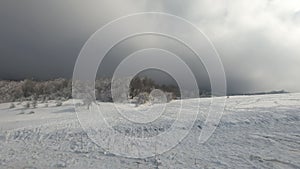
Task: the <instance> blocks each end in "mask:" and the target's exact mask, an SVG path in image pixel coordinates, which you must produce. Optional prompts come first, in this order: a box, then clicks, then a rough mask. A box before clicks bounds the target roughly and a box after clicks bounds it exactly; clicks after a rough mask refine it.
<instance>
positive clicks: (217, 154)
mask: <svg viewBox="0 0 300 169" xmlns="http://www.w3.org/2000/svg"><path fill="white" fill-rule="evenodd" d="M210 101H211V100H210V99H209V98H203V99H201V102H200V114H199V116H198V118H197V120H196V122H195V124H194V125H193V128H192V130H191V131H190V132H189V134H188V136H187V137H186V138H185V139H184V140H183V141H182V142H180V144H178V145H177V146H176V147H175V148H173V149H171V150H170V151H167V152H165V153H163V154H161V155H157V156H155V157H149V158H146V159H131V158H125V157H120V156H116V155H114V154H111V153H110V152H108V151H105V150H104V149H103V148H101V147H100V146H98V145H97V144H95V143H93V141H91V139H89V137H88V136H87V134H86V133H85V132H84V131H83V129H82V128H81V126H80V123H79V122H78V119H77V116H76V113H75V109H74V106H73V104H72V101H71V100H70V101H67V102H64V103H63V105H62V106H60V107H56V106H55V103H54V102H53V103H51V102H50V103H48V107H46V106H45V105H44V104H42V103H40V104H38V107H37V108H35V109H26V110H24V111H22V109H23V106H22V104H18V103H15V105H16V107H15V108H11V109H9V106H10V103H5V104H0V168H143V169H144V168H300V94H278V95H260V96H235V97H230V98H229V99H227V103H226V108H225V111H224V114H223V116H222V119H221V121H220V123H219V125H218V127H217V129H216V131H215V132H214V133H213V135H212V136H211V138H210V139H209V140H208V141H207V142H206V143H204V144H199V143H198V137H199V135H200V132H201V129H202V128H203V125H204V121H205V117H206V113H205V112H207V107H208V105H209V104H210ZM174 102H176V101H172V102H171V103H169V104H168V106H169V107H171V108H172V104H173V103H174ZM107 104H110V103H107ZM196 104H197V99H191V100H189V105H190V106H189V109H188V110H186V112H189V111H190V112H192V111H196V108H197V106H196ZM128 106H129V107H130V105H126V106H123V108H124V109H126V107H128ZM120 107H122V105H121V106H120ZM131 108H133V109H140V110H143V109H147V105H143V106H141V107H137V108H135V107H134V106H131ZM31 111H34V113H30V112H31ZM170 122H172V121H170V120H169V121H167V120H166V121H164V120H161V121H159V122H157V123H155V125H159V126H158V129H159V127H160V126H163V127H162V130H164V127H168V124H169V123H170ZM113 125H114V127H116V129H120V130H122V129H124V126H122V125H123V124H118V123H117V122H115V123H114V124H113ZM118 127H119V128H118ZM125 128H126V127H125ZM154 129H155V126H154ZM124 130H126V129H124ZM159 131H160V130H159ZM159 131H156V130H155V131H154V130H153V131H151V129H150V130H148V134H149V135H153V134H155V133H156V132H159ZM162 132H163V131H162Z"/></svg>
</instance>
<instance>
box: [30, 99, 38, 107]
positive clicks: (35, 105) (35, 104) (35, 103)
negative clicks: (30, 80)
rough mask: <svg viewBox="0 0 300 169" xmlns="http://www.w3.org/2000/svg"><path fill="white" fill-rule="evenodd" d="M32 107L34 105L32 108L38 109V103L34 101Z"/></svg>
mask: <svg viewBox="0 0 300 169" xmlns="http://www.w3.org/2000/svg"><path fill="white" fill-rule="evenodd" d="M31 105H32V108H36V107H37V101H36V100H33V101H32V103H31Z"/></svg>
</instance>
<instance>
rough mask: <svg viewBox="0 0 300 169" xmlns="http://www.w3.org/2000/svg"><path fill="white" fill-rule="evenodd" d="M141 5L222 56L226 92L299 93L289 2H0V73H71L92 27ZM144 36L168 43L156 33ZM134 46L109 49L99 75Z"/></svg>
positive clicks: (298, 55)
mask: <svg viewBox="0 0 300 169" xmlns="http://www.w3.org/2000/svg"><path fill="white" fill-rule="evenodd" d="M144 11H158V12H168V13H171V14H174V15H178V16H181V17H183V18H185V19H188V20H189V21H191V22H193V23H194V24H196V25H197V26H198V27H199V28H200V29H201V30H203V32H204V33H205V34H206V35H207V36H208V37H209V38H210V40H211V41H212V42H213V43H214V45H215V47H216V49H217V50H218V52H219V54H220V57H221V59H222V61H223V64H224V67H225V71H226V75H227V81H228V89H229V92H231V93H232V92H234V93H237V92H251V91H265V90H279V89H285V90H288V91H300V87H299V86H300V78H299V72H300V66H299V65H300V48H299V44H300V38H299V37H300V15H299V11H300V3H299V1H297V0H272V1H270V0H251V1H250V0H248V1H239V0H224V1H220V2H215V1H211V0H199V1H196V0H191V1H180V0H167V1H160V0H151V1H150V0H149V1H146V0H140V1H137V0H129V1H123V0H120V1H116V0H112V1H109V0H104V1H103V0H102V1H92V0H88V1H81V0H80V1H79V0H64V1H60V0H52V1H40V0H24V1H17V0H3V1H1V2H0V21H1V27H0V37H1V39H0V55H1V56H0V59H1V61H0V78H2V79H18V78H26V77H27V78H28V77H35V78H43V79H47V78H54V77H61V76H64V77H71V76H72V72H73V67H74V64H75V61H76V58H77V56H78V54H79V52H80V50H81V48H82V46H83V45H84V43H85V41H86V40H87V39H88V38H89V36H90V35H91V34H92V33H93V32H95V31H96V30H97V29H99V28H100V27H101V26H103V25H104V24H105V23H107V22H109V21H111V20H113V19H116V18H118V17H120V16H124V15H127V14H130V13H135V12H144ZM147 40H154V41H153V42H152V44H159V45H157V46H164V47H166V48H168V47H170V49H171V46H172V44H171V43H170V42H167V41H165V40H162V39H160V40H158V39H156V38H153V37H150V38H148V39H147ZM144 41H145V39H144ZM140 44H141V43H140V41H139V40H138V39H136V40H128V44H127V45H124V44H120V46H118V47H116V50H114V51H112V52H111V53H110V54H108V57H107V58H106V63H107V64H103V65H102V67H103V68H102V69H103V70H104V74H105V73H107V74H109V73H110V72H111V70H110V69H112V67H114V66H116V65H117V64H118V62H119V61H120V60H121V59H120V58H122V57H124V56H126V53H130V52H132V51H134V50H136V49H140V48H143V46H140ZM173 45H175V44H173ZM146 46H147V45H146ZM149 46H151V43H150V44H149ZM175 46H176V45H175ZM173 49H174V50H176V49H177V50H179V53H180V51H181V55H183V58H184V60H185V61H186V62H189V63H188V64H189V65H190V66H191V67H192V68H193V70H194V72H205V71H203V68H202V67H201V66H200V68H199V67H197V66H195V65H194V66H193V61H194V60H193V59H190V56H189V55H190V54H189V53H188V52H185V50H184V49H182V48H179V47H174V46H173ZM105 65H106V67H105ZM111 65H114V66H111ZM198 65H199V64H198ZM105 70H106V72H105ZM198 74H200V75H198V81H202V82H203V81H205V82H204V83H205V85H207V77H206V75H205V73H204V74H201V73H198Z"/></svg>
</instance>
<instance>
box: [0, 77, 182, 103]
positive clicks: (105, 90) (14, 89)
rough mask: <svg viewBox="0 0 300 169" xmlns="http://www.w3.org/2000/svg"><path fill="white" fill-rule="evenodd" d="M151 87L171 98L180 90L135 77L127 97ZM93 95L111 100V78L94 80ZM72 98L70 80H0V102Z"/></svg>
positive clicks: (148, 89) (148, 79)
mask: <svg viewBox="0 0 300 169" xmlns="http://www.w3.org/2000/svg"><path fill="white" fill-rule="evenodd" d="M153 89H161V90H162V91H164V92H166V93H171V94H172V99H173V98H177V97H180V91H179V89H178V87H177V86H174V85H159V84H156V83H155V82H154V81H153V80H152V79H150V78H147V77H135V78H134V79H133V80H132V81H131V83H130V91H129V97H130V98H134V97H137V96H138V95H139V94H140V93H150V92H151V91H152V90H153ZM95 96H96V99H97V100H99V101H104V102H111V101H112V97H111V79H109V78H101V79H97V80H96V81H95ZM70 98H72V80H69V79H63V78H59V79H54V80H47V81H37V80H31V79H26V80H22V81H5V80H3V81H0V102H1V103H3V102H14V101H30V100H39V101H45V100H67V99H70Z"/></svg>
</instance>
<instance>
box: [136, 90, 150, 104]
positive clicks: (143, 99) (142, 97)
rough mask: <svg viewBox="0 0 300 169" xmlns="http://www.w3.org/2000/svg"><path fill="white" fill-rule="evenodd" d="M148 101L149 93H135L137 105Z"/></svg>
mask: <svg viewBox="0 0 300 169" xmlns="http://www.w3.org/2000/svg"><path fill="white" fill-rule="evenodd" d="M148 101H149V93H147V92H142V93H139V94H138V95H137V104H138V105H141V104H145V103H146V102H148Z"/></svg>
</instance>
